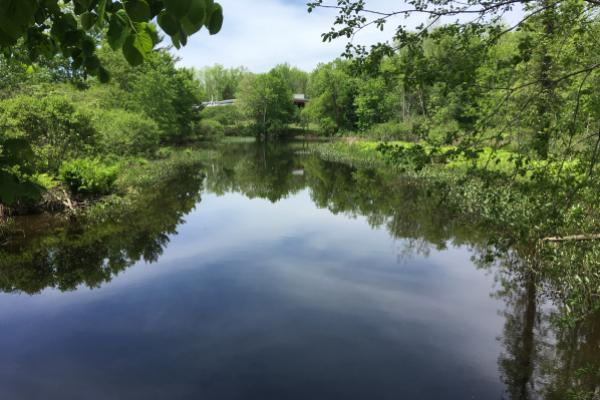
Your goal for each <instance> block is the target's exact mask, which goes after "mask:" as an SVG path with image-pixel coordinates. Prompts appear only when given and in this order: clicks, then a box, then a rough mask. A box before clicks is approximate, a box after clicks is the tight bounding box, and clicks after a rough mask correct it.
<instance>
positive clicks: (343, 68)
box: [307, 60, 356, 134]
mask: <svg viewBox="0 0 600 400" xmlns="http://www.w3.org/2000/svg"><path fill="white" fill-rule="evenodd" d="M308 94H309V97H310V99H311V101H310V103H309V105H308V111H307V112H308V113H309V114H310V115H311V119H313V120H314V121H315V122H317V123H318V124H319V125H320V127H321V130H322V131H323V132H325V133H327V134H333V133H335V132H338V131H339V130H343V129H347V130H352V129H354V128H355V126H356V113H355V109H354V99H355V96H356V79H355V78H354V77H353V76H352V74H351V71H350V68H349V63H348V62H344V61H341V60H336V61H334V62H331V63H328V64H320V65H319V66H318V67H317V68H316V69H315V71H313V73H312V74H311V76H310V81H309V85H308Z"/></svg>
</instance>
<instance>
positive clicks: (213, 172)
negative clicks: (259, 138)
mask: <svg viewBox="0 0 600 400" xmlns="http://www.w3.org/2000/svg"><path fill="white" fill-rule="evenodd" d="M301 167H302V165H301V164H298V162H297V160H296V159H295V157H294V154H293V150H292V149H291V148H290V147H289V146H285V145H281V144H277V143H259V144H256V145H252V146H248V145H227V146H225V147H223V148H222V149H221V157H220V158H219V159H217V160H214V161H212V162H211V164H210V165H208V166H207V173H208V179H207V189H208V190H210V191H211V192H213V193H216V194H224V193H229V192H239V193H243V194H244V195H246V196H247V197H248V198H251V199H253V198H263V199H268V200H270V201H271V202H273V203H274V202H277V201H279V200H281V199H283V198H285V197H287V196H289V195H290V194H294V193H297V192H298V191H299V190H301V189H302V188H304V187H305V183H304V176H303V175H297V174H294V173H293V172H294V171H295V170H297V169H300V168H301Z"/></svg>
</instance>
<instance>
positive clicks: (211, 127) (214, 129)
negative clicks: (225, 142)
mask: <svg viewBox="0 0 600 400" xmlns="http://www.w3.org/2000/svg"><path fill="white" fill-rule="evenodd" d="M198 134H199V135H200V136H202V137H205V138H211V139H212V138H219V137H222V136H223V135H224V134H225V129H224V128H223V125H221V123H220V122H219V121H215V120H213V119H203V120H201V121H200V123H199V124H198Z"/></svg>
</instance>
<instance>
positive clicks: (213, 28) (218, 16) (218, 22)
mask: <svg viewBox="0 0 600 400" xmlns="http://www.w3.org/2000/svg"><path fill="white" fill-rule="evenodd" d="M207 27H208V32H209V33H210V34H211V35H216V34H217V33H219V31H220V30H221V28H222V27H223V7H221V5H220V4H218V3H217V4H215V6H214V7H213V11H212V13H211V14H210V20H209V22H208V26H207Z"/></svg>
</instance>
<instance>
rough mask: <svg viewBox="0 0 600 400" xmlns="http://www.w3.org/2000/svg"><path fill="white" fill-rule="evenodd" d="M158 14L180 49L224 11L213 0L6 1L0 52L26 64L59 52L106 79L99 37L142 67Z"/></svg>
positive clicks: (0, 18) (0, 15) (216, 26)
mask: <svg viewBox="0 0 600 400" xmlns="http://www.w3.org/2000/svg"><path fill="white" fill-rule="evenodd" d="M155 18H156V19H157V21H158V24H159V25H160V27H161V28H162V30H163V31H164V32H166V33H167V34H168V35H170V36H171V40H172V42H173V44H174V45H175V46H176V47H178V48H179V47H180V46H182V45H183V46H185V44H186V43H187V38H188V36H190V35H192V34H194V33H196V32H197V31H199V30H200V29H201V28H202V27H203V26H206V28H207V29H208V31H209V32H210V34H211V35H212V34H216V33H218V32H219V31H220V30H221V27H222V25H223V9H222V7H221V5H219V4H218V3H215V2H214V1H213V0H123V1H118V0H72V1H71V0H65V1H59V0H44V1H40V0H2V1H0V52H2V53H4V55H5V56H7V57H15V56H16V57H18V58H22V59H23V60H22V61H26V62H28V63H31V62H35V61H38V60H39V59H40V58H41V59H52V58H53V57H54V56H55V55H58V54H60V55H61V56H62V57H64V58H65V59H69V60H70V62H71V66H72V67H73V68H74V69H76V70H79V69H82V70H84V71H85V72H86V73H88V74H91V75H94V76H97V77H98V78H99V79H100V80H101V81H107V80H108V78H109V71H110V68H107V67H106V65H103V64H102V63H101V60H100V58H99V57H98V55H97V54H96V39H97V36H98V35H99V34H100V35H102V36H104V37H106V39H107V41H108V43H109V44H110V46H111V47H112V48H113V50H119V49H122V52H123V55H124V56H125V58H126V59H127V61H128V62H129V64H130V65H133V66H135V65H140V64H141V63H142V62H144V61H145V60H146V59H148V58H149V57H151V55H152V50H153V49H154V47H155V46H156V45H157V44H158V43H159V41H160V39H159V35H158V32H157V29H156V27H155V26H154V24H152V23H151V21H152V20H154V19H155ZM17 43H20V44H21V45H22V48H23V49H24V50H25V51H19V50H18V48H17V47H16V45H17Z"/></svg>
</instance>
